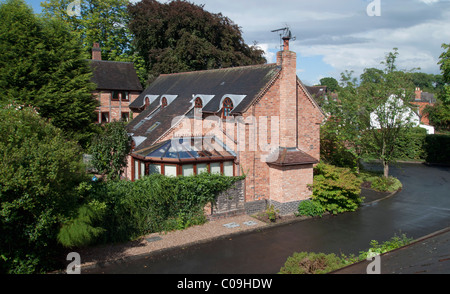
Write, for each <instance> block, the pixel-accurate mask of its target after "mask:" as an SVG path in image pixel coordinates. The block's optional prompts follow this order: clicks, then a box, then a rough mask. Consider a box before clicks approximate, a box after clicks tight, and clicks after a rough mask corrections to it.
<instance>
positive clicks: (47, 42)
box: [0, 0, 97, 141]
mask: <svg viewBox="0 0 450 294" xmlns="http://www.w3.org/2000/svg"><path fill="white" fill-rule="evenodd" d="M0 19H1V20H2V21H1V24H0V35H1V36H2V37H1V38H0V92H1V93H2V95H1V97H0V102H7V101H16V102H17V103H21V104H27V105H32V106H34V107H36V108H37V109H38V111H39V113H40V115H41V116H43V117H45V118H48V119H50V120H51V122H52V123H53V125H55V126H57V127H59V128H61V129H62V130H63V131H64V132H65V133H66V135H68V136H70V137H71V138H76V139H77V140H80V141H83V140H86V136H87V134H88V133H89V132H90V131H91V129H92V127H93V121H94V119H95V108H96V106H97V101H96V100H95V99H93V97H92V94H91V92H92V91H93V90H94V89H95V84H93V83H91V82H90V78H91V76H92V73H91V69H90V68H89V65H88V63H87V61H86V55H85V54H84V52H83V50H82V48H81V46H80V41H79V39H78V38H77V36H76V35H74V34H73V33H71V32H70V30H69V29H68V28H67V26H66V25H65V24H64V23H63V22H62V21H58V20H56V19H47V18H41V17H38V16H36V15H35V14H34V13H33V10H32V9H31V8H30V7H29V6H28V5H26V4H25V2H24V1H23V0H7V1H6V2H4V3H2V4H1V6H0Z"/></svg>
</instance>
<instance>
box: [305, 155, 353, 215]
mask: <svg viewBox="0 0 450 294" xmlns="http://www.w3.org/2000/svg"><path fill="white" fill-rule="evenodd" d="M361 183H362V180H361V179H359V178H358V177H356V176H355V174H353V173H352V172H351V171H350V169H348V168H339V167H335V166H332V165H328V164H324V163H319V164H318V165H317V166H316V167H315V168H314V185H313V197H312V199H313V200H314V201H316V202H317V203H318V204H320V205H321V206H322V207H323V208H324V209H325V210H326V211H329V212H330V213H333V214H337V213H342V212H345V211H354V210H356V209H357V208H358V207H359V205H360V204H361V202H362V199H361V197H360V193H361V188H360V186H361Z"/></svg>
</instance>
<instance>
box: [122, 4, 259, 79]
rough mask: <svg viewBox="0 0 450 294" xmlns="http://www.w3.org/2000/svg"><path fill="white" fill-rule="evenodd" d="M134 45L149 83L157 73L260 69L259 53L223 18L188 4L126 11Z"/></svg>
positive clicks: (136, 7) (143, 6)
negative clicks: (247, 67) (228, 68)
mask: <svg viewBox="0 0 450 294" xmlns="http://www.w3.org/2000/svg"><path fill="white" fill-rule="evenodd" d="M128 10H129V13H130V18H131V19H130V24H129V27H130V30H131V32H132V33H133V34H134V36H135V39H134V42H135V43H134V44H135V46H136V48H137V50H138V51H139V53H140V55H141V56H142V57H143V58H144V60H145V64H146V67H147V69H148V71H149V78H150V80H152V79H154V78H156V77H157V76H158V75H159V74H161V73H175V72H183V71H194V70H205V69H213V68H222V67H232V66H242V65H251V64H261V63H265V62H266V59H265V58H264V57H263V54H264V52H263V51H262V50H260V49H259V48H258V47H257V46H255V45H254V46H249V45H247V44H245V42H244V40H243V38H242V35H241V30H240V28H239V26H238V25H236V24H235V23H233V21H231V20H230V19H229V18H228V17H225V16H223V15H222V14H220V13H219V14H213V13H210V12H207V11H205V10H204V9H203V6H199V5H195V4H192V3H189V2H187V1H179V0H177V1H171V2H169V3H160V2H158V1H155V0H142V1H140V2H137V3H135V4H130V5H129V7H128Z"/></svg>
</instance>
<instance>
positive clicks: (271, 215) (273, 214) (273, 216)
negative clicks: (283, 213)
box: [265, 205, 280, 222]
mask: <svg viewBox="0 0 450 294" xmlns="http://www.w3.org/2000/svg"><path fill="white" fill-rule="evenodd" d="M279 212H280V211H279V210H278V209H275V207H274V206H273V205H269V206H268V207H267V209H266V211H265V213H266V215H267V218H268V219H269V220H270V221H271V222H275V221H276V220H277V217H278V213H279Z"/></svg>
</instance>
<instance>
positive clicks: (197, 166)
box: [132, 137, 236, 180]
mask: <svg viewBox="0 0 450 294" xmlns="http://www.w3.org/2000/svg"><path fill="white" fill-rule="evenodd" d="M132 157H133V162H132V163H133V164H132V179H133V180H138V179H140V178H142V177H143V176H146V175H151V174H154V173H158V174H162V175H165V176H191V175H198V174H200V173H202V172H209V173H213V174H214V173H216V174H222V175H225V176H235V160H236V153H234V152H233V151H232V150H231V149H229V148H228V147H227V146H226V145H225V144H223V143H222V142H221V141H220V140H218V139H217V138H216V137H182V138H173V139H170V140H166V141H163V142H160V143H157V144H155V145H153V146H151V147H148V148H145V149H142V150H139V151H137V152H134V153H133V155H132Z"/></svg>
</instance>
